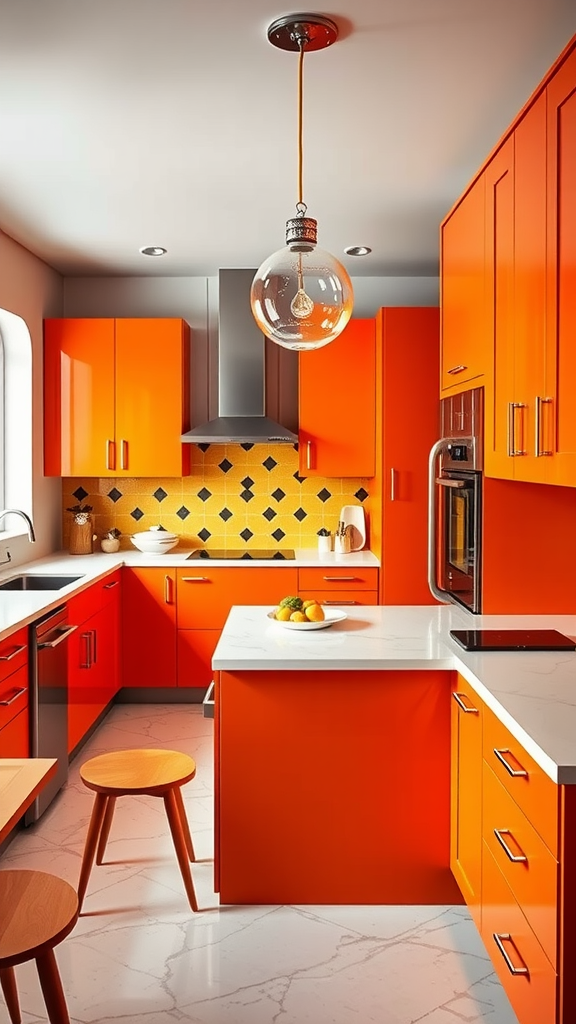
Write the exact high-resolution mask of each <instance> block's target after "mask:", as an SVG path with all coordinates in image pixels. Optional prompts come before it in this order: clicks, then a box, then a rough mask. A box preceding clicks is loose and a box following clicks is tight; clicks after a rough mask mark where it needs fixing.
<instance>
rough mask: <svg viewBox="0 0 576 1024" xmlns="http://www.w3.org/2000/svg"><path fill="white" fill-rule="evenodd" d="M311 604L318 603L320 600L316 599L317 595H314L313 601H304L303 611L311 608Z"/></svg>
mask: <svg viewBox="0 0 576 1024" xmlns="http://www.w3.org/2000/svg"><path fill="white" fill-rule="evenodd" d="M311 604H318V601H317V600H316V598H315V597H313V598H312V600H311V601H302V611H303V612H305V611H306V609H307V608H309V607H310V605H311Z"/></svg>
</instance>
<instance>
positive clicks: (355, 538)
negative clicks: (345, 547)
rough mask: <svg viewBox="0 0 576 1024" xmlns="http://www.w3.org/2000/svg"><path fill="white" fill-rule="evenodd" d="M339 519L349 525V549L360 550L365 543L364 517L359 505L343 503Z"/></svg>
mask: <svg viewBox="0 0 576 1024" xmlns="http://www.w3.org/2000/svg"><path fill="white" fill-rule="evenodd" d="M340 519H341V521H342V522H343V523H344V525H345V526H349V527H350V551H361V550H362V548H363V547H364V545H365V543H366V517H365V515H364V509H363V508H362V506H361V505H344V506H343V508H342V511H341V512H340Z"/></svg>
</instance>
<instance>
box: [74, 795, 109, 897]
mask: <svg viewBox="0 0 576 1024" xmlns="http://www.w3.org/2000/svg"><path fill="white" fill-rule="evenodd" d="M107 802H108V797H107V796H106V794H105V793H96V799H95V800H94V806H93V808H92V816H91V818H90V824H89V826H88V833H87V835H86V845H85V846H84V855H83V857H82V867H81V868H80V880H79V882H78V907H79V910H81V909H82V903H83V902H84V896H85V895H86V889H87V887H88V879H89V878H90V872H91V870H92V865H93V863H94V854H95V853H96V847H97V845H98V837H99V835H100V830H101V828H102V822H103V821H104V814H105V812H106V804H107Z"/></svg>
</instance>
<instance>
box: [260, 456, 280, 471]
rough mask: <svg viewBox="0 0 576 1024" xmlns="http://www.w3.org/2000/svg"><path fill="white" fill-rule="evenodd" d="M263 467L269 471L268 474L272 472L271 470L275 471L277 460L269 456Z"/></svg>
mask: <svg viewBox="0 0 576 1024" xmlns="http://www.w3.org/2000/svg"><path fill="white" fill-rule="evenodd" d="M262 465H263V466H264V469H267V470H268V472H270V470H271V469H274V467H275V466H277V465H278V463H277V462H276V459H273V458H272V456H271V455H269V456H268V458H267V459H264V462H263V463H262Z"/></svg>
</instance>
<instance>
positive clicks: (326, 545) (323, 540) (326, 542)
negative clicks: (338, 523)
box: [318, 533, 332, 555]
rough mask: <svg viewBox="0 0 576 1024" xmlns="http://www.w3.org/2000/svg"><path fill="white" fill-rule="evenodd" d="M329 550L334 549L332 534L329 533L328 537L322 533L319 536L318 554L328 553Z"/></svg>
mask: <svg viewBox="0 0 576 1024" xmlns="http://www.w3.org/2000/svg"><path fill="white" fill-rule="evenodd" d="M329 551H332V534H331V533H329V534H328V536H326V537H323V536H322V535H320V536H319V537H318V554H319V555H326V554H328V552H329Z"/></svg>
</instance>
